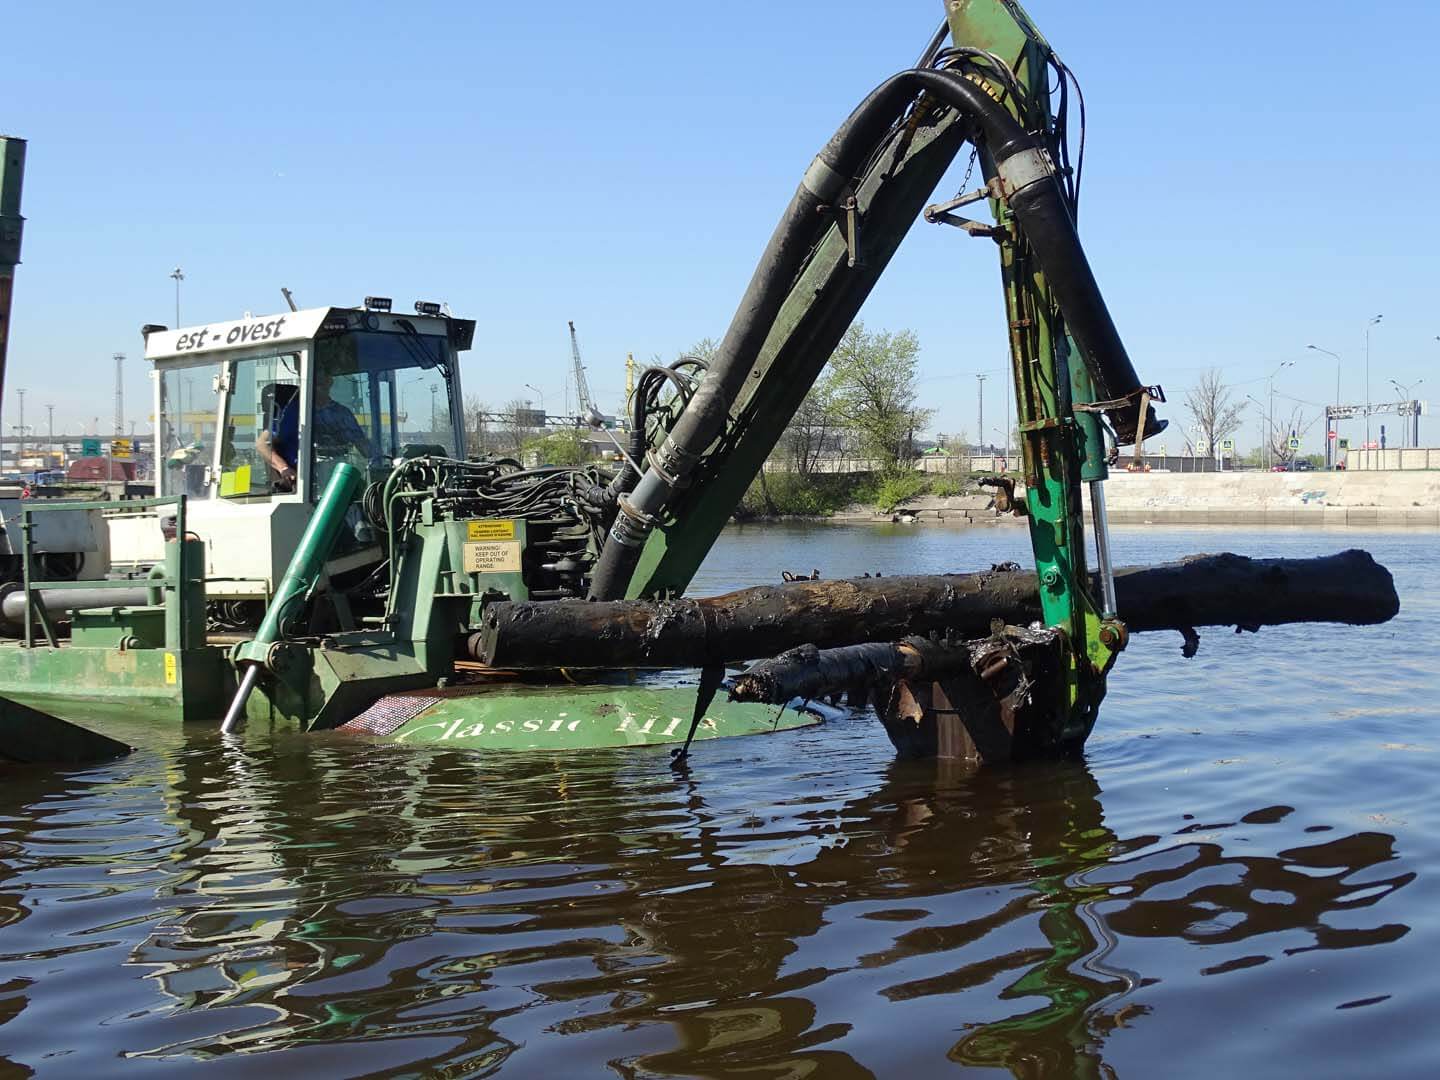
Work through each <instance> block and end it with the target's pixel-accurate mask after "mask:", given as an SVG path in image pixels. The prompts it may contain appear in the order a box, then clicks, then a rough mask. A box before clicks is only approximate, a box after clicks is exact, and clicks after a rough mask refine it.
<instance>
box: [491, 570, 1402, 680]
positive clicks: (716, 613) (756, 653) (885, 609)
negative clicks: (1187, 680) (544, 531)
mask: <svg viewBox="0 0 1440 1080" xmlns="http://www.w3.org/2000/svg"><path fill="white" fill-rule="evenodd" d="M1115 591H1116V596H1117V598H1118V606H1119V612H1120V618H1121V619H1122V620H1123V621H1124V623H1125V625H1126V626H1127V627H1128V628H1129V630H1130V631H1131V632H1132V633H1142V632H1145V631H1149V630H1178V631H1182V632H1183V631H1185V630H1187V629H1190V628H1193V627H1199V626H1229V625H1235V626H1239V627H1242V628H1244V629H1247V630H1257V629H1259V628H1260V627H1261V626H1274V625H1279V624H1283V623H1296V622H1337V623H1348V624H1351V625H1364V624H1370V623H1381V622H1385V621H1386V620H1387V619H1390V618H1391V617H1393V616H1394V615H1395V613H1396V612H1397V611H1398V610H1399V608H1400V601H1399V599H1398V597H1397V596H1396V594H1395V585H1394V582H1393V581H1392V580H1391V577H1390V572H1389V571H1388V570H1386V569H1385V568H1384V567H1383V566H1381V565H1380V564H1378V563H1377V562H1375V560H1374V559H1373V558H1371V557H1370V555H1369V553H1368V552H1364V551H1358V550H1351V551H1344V552H1340V553H1339V554H1336V555H1326V556H1322V557H1319V558H1313V559H1251V558H1247V557H1245V556H1243V555H1230V554H1223V555H1194V556H1191V557H1189V558H1187V559H1185V560H1183V561H1181V562H1178V563H1168V564H1165V565H1161V566H1153V567H1135V568H1131V569H1126V570H1121V571H1119V572H1117V573H1116V575H1115ZM1039 617H1040V596H1039V583H1038V581H1037V580H1036V577H1035V574H1034V573H1033V572H1032V571H1029V570H1002V569H994V570H990V571H986V572H982V573H978V574H945V575H935V576H906V577H884V578H859V579H854V578H852V579H849V580H838V581H797V582H792V583H789V584H785V585H762V586H759V587H756V588H750V589H740V590H738V591H736V592H732V593H726V594H724V595H722V596H713V597H706V598H704V599H699V600H689V599H680V600H668V601H663V602H652V601H645V600H610V601H602V602H597V603H587V602H585V601H578V600H577V601H568V600H559V601H557V600H550V601H543V600H542V601H524V602H519V603H496V604H491V605H489V606H488V607H486V609H485V617H484V625H483V627H482V629H481V631H480V632H479V633H477V634H474V635H472V636H471V638H470V645H469V648H470V653H471V655H472V656H474V657H476V658H477V659H479V660H483V661H484V662H486V663H488V664H493V665H497V666H503V667H616V668H619V667H698V666H701V665H703V664H713V663H725V662H730V661H738V660H751V659H755V658H757V657H770V656H778V655H779V654H780V653H782V652H785V651H786V650H787V649H792V648H794V647H795V646H797V645H802V644H811V645H815V646H816V647H818V648H822V649H825V648H835V647H838V646H843V645H858V644H861V643H863V642H874V641H879V642H887V641H888V642H893V641H899V640H900V639H902V638H905V637H907V636H910V635H912V634H922V635H923V634H930V633H934V632H942V633H950V634H954V635H956V636H958V637H962V638H964V637H968V638H974V637H983V636H985V635H987V634H989V633H990V625H991V622H992V621H993V620H995V619H1000V620H1002V621H1003V622H1005V623H1008V624H1010V625H1015V626H1024V625H1026V624H1028V623H1030V622H1032V621H1034V620H1036V619H1038V618H1039Z"/></svg>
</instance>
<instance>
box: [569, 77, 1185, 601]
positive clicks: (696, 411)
mask: <svg viewBox="0 0 1440 1080" xmlns="http://www.w3.org/2000/svg"><path fill="white" fill-rule="evenodd" d="M921 91H927V92H929V93H931V94H933V95H934V96H935V97H937V98H939V99H940V100H941V101H943V102H944V103H945V104H947V105H949V106H951V107H953V108H955V109H957V110H958V111H959V112H961V113H962V114H963V115H964V116H965V117H966V118H967V119H969V120H970V122H971V123H972V124H973V125H974V126H975V128H976V137H977V141H979V142H982V143H983V144H984V145H985V148H986V150H987V151H988V152H989V155H990V157H991V160H992V161H993V162H994V164H995V167H996V169H997V172H998V174H999V176H1000V178H1001V180H1002V182H1003V183H1004V184H1006V185H1007V187H1008V191H1007V198H1008V201H1009V204H1010V207H1011V209H1012V210H1013V211H1014V213H1015V215H1016V217H1017V219H1018V220H1019V223H1020V226H1021V228H1022V229H1023V230H1024V232H1025V237H1026V239H1027V240H1028V241H1029V242H1030V244H1031V246H1032V248H1033V249H1034V250H1035V254H1036V258H1037V260H1038V261H1039V262H1040V265H1041V269H1042V270H1043V271H1044V272H1045V275H1046V278H1047V280H1048V281H1050V282H1051V285H1052V288H1054V290H1055V295H1056V299H1057V300H1058V301H1059V303H1060V307H1061V310H1062V312H1063V313H1064V315H1065V319H1066V325H1067V327H1069V329H1070V332H1071V334H1072V335H1073V336H1074V337H1075V341H1076V344H1077V345H1078V346H1079V347H1080V350H1081V353H1082V355H1083V356H1084V358H1085V360H1086V361H1087V366H1088V367H1090V369H1091V371H1092V374H1093V375H1094V376H1095V378H1096V382H1097V383H1098V384H1099V387H1100V388H1101V389H1102V392H1103V393H1104V394H1105V395H1106V396H1107V397H1110V398H1119V397H1128V396H1129V395H1131V394H1133V393H1135V392H1136V391H1138V390H1139V389H1140V382H1139V377H1138V376H1137V375H1136V374H1135V370H1134V367H1133V365H1132V364H1131V363H1130V360H1129V357H1128V356H1127V354H1126V353H1125V349H1124V346H1123V344H1121V342H1120V336H1119V333H1118V331H1117V330H1116V329H1115V325H1114V322H1113V320H1112V319H1111V318H1110V314H1109V311H1108V309H1107V308H1106V307H1105V304H1104V300H1103V299H1102V298H1101V296H1100V291H1099V286H1098V285H1097V284H1096V282H1095V278H1094V274H1093V272H1092V271H1091V270H1090V266H1089V263H1088V262H1087V260H1086V259H1085V253H1084V250H1083V249H1082V248H1081V247H1080V242H1079V237H1078V235H1077V234H1076V232H1075V226H1074V222H1073V221H1072V220H1071V218H1070V213H1069V209H1068V207H1067V206H1066V204H1065V198H1064V194H1063V192H1062V191H1061V188H1060V185H1059V184H1058V182H1057V181H1056V179H1055V176H1054V173H1053V167H1052V166H1051V165H1050V164H1049V162H1048V158H1046V157H1045V154H1044V149H1043V144H1042V143H1041V141H1040V140H1039V138H1037V137H1036V136H1033V135H1030V134H1027V133H1026V132H1025V130H1024V129H1023V128H1022V127H1021V126H1020V125H1019V123H1018V122H1017V121H1016V120H1015V119H1014V118H1013V117H1012V116H1011V115H1010V114H1009V113H1007V112H1006V111H1005V110H1004V109H1003V108H1002V107H1001V106H1000V105H999V104H998V103H997V102H996V101H995V100H994V99H993V98H992V97H990V95H989V94H987V93H985V91H983V90H982V89H980V88H979V87H978V86H977V85H975V84H974V83H972V82H970V81H969V80H967V79H964V78H962V77H961V76H959V75H958V74H956V73H954V72H947V71H934V70H912V71H904V72H901V73H900V74H898V75H895V76H892V77H891V78H890V79H887V80H886V81H885V82H884V83H882V84H881V85H880V86H879V87H877V88H876V89H875V90H873V91H872V92H871V93H870V95H869V96H868V97H866V99H865V100H864V101H863V102H861V104H860V106H859V107H858V108H857V109H856V110H855V111H854V112H853V113H851V114H850V116H849V118H848V119H846V121H845V122H844V123H843V124H842V125H841V126H840V128H839V129H838V130H837V131H836V132H835V134H834V136H832V137H831V139H830V141H829V142H828V143H827V144H826V145H825V148H824V149H822V150H821V151H820V153H819V154H818V155H816V157H815V160H814V161H813V162H812V163H811V165H810V168H809V169H808V170H807V171H806V173H805V177H804V179H802V181H801V183H800V186H799V188H798V189H797V190H796V192H795V195H794V196H793V197H792V199H791V200H790V205H789V206H787V207H786V209H785V212H784V214H783V215H782V216H781V219H780V222H779V224H778V225H777V226H776V228H775V231H774V233H773V234H772V235H771V237H770V241H769V243H768V244H767V245H766V248H765V251H764V253H763V254H762V255H761V258H760V262H759V263H758V265H757V266H756V268H755V273H754V274H753V275H752V277H751V279H750V284H749V285H748V286H747V288H746V290H745V294H744V296H743V297H742V298H741V301H740V306H739V308H738V309H737V310H736V313H735V316H734V318H733V319H732V320H731V323H730V327H729V329H728V330H727V331H726V332H725V338H724V340H723V341H722V342H721V344H720V348H719V350H718V351H717V356H716V359H715V361H714V363H712V365H711V367H710V370H709V372H708V373H707V375H706V377H705V378H704V379H703V380H702V381H701V383H700V387H699V389H698V390H697V391H696V392H695V396H694V397H693V398H692V399H691V401H690V403H689V406H688V407H687V408H686V409H685V411H684V413H683V414H682V415H681V417H680V419H679V420H678V421H677V422H676V424H675V427H674V428H673V429H672V430H671V432H670V434H669V435H668V436H667V438H666V439H665V442H664V443H663V444H662V445H661V446H660V447H659V449H658V450H657V451H656V452H655V455H654V457H653V459H652V460H651V462H650V468H649V469H648V470H646V472H645V475H644V476H643V477H642V478H641V480H640V483H639V484H638V485H637V486H636V488H635V490H634V492H633V495H632V496H631V497H628V498H627V497H624V496H622V497H621V498H620V500H619V511H620V512H619V513H618V514H617V515H616V518H615V522H614V524H613V526H612V527H611V530H610V534H609V537H608V538H607V542H606V544H605V546H604V549H603V550H602V552H601V554H600V559H599V561H598V562H597V564H596V567H595V571H594V575H593V577H592V579H591V585H590V593H589V595H590V598H591V599H593V600H609V599H616V598H619V597H621V596H623V595H624V593H625V590H626V588H627V587H628V585H629V582H630V579H631V577H632V576H633V574H634V570H635V566H636V564H637V563H638V562H639V558H640V551H641V548H642V547H643V546H644V543H645V540H646V538H647V537H648V535H649V533H650V530H651V529H652V528H653V527H654V524H655V523H656V520H657V515H658V514H659V513H660V512H661V511H662V510H663V509H664V507H665V505H666V504H667V503H668V502H669V501H670V499H671V498H672V496H673V495H674V493H675V492H676V491H677V490H679V489H680V488H682V487H683V486H684V485H685V484H686V482H687V481H688V478H689V474H690V473H691V471H692V470H693V469H694V467H695V465H696V464H697V463H698V462H699V460H700V455H701V454H703V453H704V451H705V449H706V448H707V447H708V446H709V445H710V444H711V442H713V441H714V439H715V438H716V437H717V436H718V435H719V434H720V431H721V430H722V428H723V425H724V422H725V417H726V416H727V414H728V412H729V408H730V405H731V403H732V402H733V401H734V400H735V398H736V396H737V395H738V393H739V390H740V388H741V387H742V386H743V385H744V381H745V379H746V377H747V376H748V374H749V372H750V370H751V368H752V366H753V364H754V361H755V357H756V356H757V355H758V353H759V351H760V348H761V346H762V345H763V344H764V342H765V338H766V336H767V335H768V334H769V333H770V330H771V327H772V326H773V324H774V320H775V317H776V315H777V314H778V313H779V310H780V307H781V305H782V304H783V303H784V302H785V299H786V297H787V296H788V295H789V292H790V289H791V287H792V286H793V284H794V281H795V279H796V277H797V276H798V275H799V273H800V271H801V269H802V268H803V266H804V263H805V260H806V258H807V257H808V256H809V254H810V252H811V250H812V249H813V248H814V246H815V244H816V243H817V242H818V241H819V239H820V238H821V237H822V236H823V234H824V232H825V230H827V229H828V228H829V227H830V224H831V221H830V218H829V216H828V214H827V211H828V209H829V208H830V207H833V206H834V205H835V204H836V203H837V202H838V201H839V200H840V198H841V196H842V194H843V193H844V192H845V190H846V188H847V187H848V186H849V184H850V182H851V178H852V177H853V176H855V174H856V173H858V172H859V170H860V169H861V168H863V166H864V164H865V162H866V160H867V159H868V157H869V155H870V154H871V153H872V152H873V150H874V148H875V146H876V144H878V143H879V142H880V140H881V139H882V138H883V137H884V136H885V134H886V132H888V131H889V130H890V128H891V126H892V125H893V124H894V122H895V120H896V119H897V118H898V117H899V116H900V115H901V114H902V113H903V111H904V109H905V108H906V106H907V105H908V104H909V103H910V102H911V101H912V100H913V99H914V97H915V96H916V94H917V93H919V92H921ZM1136 412H1137V408H1136V406H1134V405H1132V406H1130V407H1129V408H1128V410H1118V411H1117V414H1112V420H1114V421H1115V424H1116V429H1117V433H1118V434H1119V435H1120V437H1121V440H1122V441H1131V440H1132V439H1133V437H1134V431H1135V428H1136V427H1137V426H1138V417H1137V416H1136V415H1135V413H1136ZM1127 413H1128V422H1127V416H1126V414H1127ZM1146 426H1147V431H1150V430H1158V422H1155V421H1153V412H1152V413H1151V420H1150V422H1147V425H1146ZM1127 436H1128V438H1127Z"/></svg>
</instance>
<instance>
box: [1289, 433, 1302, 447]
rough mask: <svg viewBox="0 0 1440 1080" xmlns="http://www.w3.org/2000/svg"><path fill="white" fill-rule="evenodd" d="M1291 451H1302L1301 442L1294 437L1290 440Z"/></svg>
mask: <svg viewBox="0 0 1440 1080" xmlns="http://www.w3.org/2000/svg"><path fill="white" fill-rule="evenodd" d="M1290 449H1291V450H1299V449H1300V440H1299V439H1297V438H1295V437H1293V436H1292V437H1291V439H1290Z"/></svg>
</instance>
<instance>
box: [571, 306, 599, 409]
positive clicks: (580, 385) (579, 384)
mask: <svg viewBox="0 0 1440 1080" xmlns="http://www.w3.org/2000/svg"><path fill="white" fill-rule="evenodd" d="M570 364H571V374H572V375H573V377H574V379H575V397H576V399H577V401H578V402H579V408H578V409H576V410H575V411H576V412H577V413H579V414H580V415H581V416H582V417H589V415H590V414H591V413H592V412H597V411H598V410H597V409H596V408H595V402H594V401H593V400H592V399H591V397H590V383H589V381H588V380H587V379H586V378H585V365H584V364H582V363H581V362H580V339H579V338H578V337H576V335H575V320H574V319H571V320H570Z"/></svg>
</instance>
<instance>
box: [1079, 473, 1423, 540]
mask: <svg viewBox="0 0 1440 1080" xmlns="http://www.w3.org/2000/svg"><path fill="white" fill-rule="evenodd" d="M1105 505H1106V507H1107V509H1108V510H1109V515H1110V520H1111V521H1112V522H1117V523H1125V522H1153V523H1155V524H1157V525H1158V524H1167V525H1198V524H1228V525H1360V526H1366V525H1419V526H1436V527H1440V472H1400V471H1395V472H1378V471H1377V472H1294V473H1250V472H1245V473H1124V472H1120V473H1113V474H1112V475H1111V477H1110V480H1109V481H1108V482H1106V484H1105ZM1087 510H1088V497H1087Z"/></svg>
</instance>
